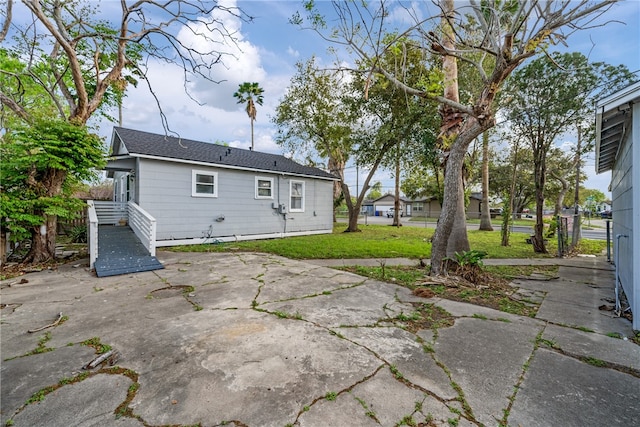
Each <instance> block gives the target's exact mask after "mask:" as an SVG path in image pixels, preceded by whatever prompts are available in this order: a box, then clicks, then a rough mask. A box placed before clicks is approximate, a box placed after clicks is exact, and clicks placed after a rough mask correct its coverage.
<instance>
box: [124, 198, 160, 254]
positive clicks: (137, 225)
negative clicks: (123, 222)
mask: <svg viewBox="0 0 640 427" xmlns="http://www.w3.org/2000/svg"><path fill="white" fill-rule="evenodd" d="M128 208H129V227H131V229H132V230H133V232H134V233H135V234H136V236H138V239H140V241H141V242H142V244H143V245H144V246H145V247H146V248H147V250H148V251H149V254H150V255H151V256H156V220H155V218H154V217H152V216H151V215H149V213H147V211H145V210H144V209H142V208H141V207H140V206H138V205H137V204H136V203H133V202H129V204H128Z"/></svg>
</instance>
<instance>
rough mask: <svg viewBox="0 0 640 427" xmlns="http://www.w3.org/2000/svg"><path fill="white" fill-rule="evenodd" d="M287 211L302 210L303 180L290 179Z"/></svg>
mask: <svg viewBox="0 0 640 427" xmlns="http://www.w3.org/2000/svg"><path fill="white" fill-rule="evenodd" d="M289 194H290V195H291V200H290V203H289V212H304V181H291V184H290V185H289Z"/></svg>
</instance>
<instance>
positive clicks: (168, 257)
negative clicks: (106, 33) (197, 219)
mask: <svg viewBox="0 0 640 427" xmlns="http://www.w3.org/2000/svg"><path fill="white" fill-rule="evenodd" d="M159 259H160V260H161V261H162V262H163V264H164V265H165V269H164V270H159V271H155V272H145V273H139V274H131V275H125V276H113V277H107V278H102V279H97V278H96V277H95V276H93V275H92V273H90V272H88V271H87V269H86V268H82V267H81V268H74V267H72V266H61V267H60V268H58V270H55V271H54V270H49V271H43V272H40V273H31V274H28V275H26V276H24V278H25V279H26V280H27V283H22V284H20V283H18V282H19V281H16V282H15V283H13V282H10V281H9V282H7V281H5V282H2V283H0V285H2V286H0V288H1V290H0V297H1V298H2V303H3V304H6V305H3V307H4V308H3V309H2V310H0V314H1V322H0V328H1V334H0V339H1V343H0V344H1V346H0V351H1V357H2V364H1V368H0V373H1V387H2V396H1V397H2V412H1V414H0V415H1V422H2V424H5V423H6V422H7V421H8V420H9V419H10V420H11V421H12V422H13V423H14V425H16V426H32V425H36V426H37V425H47V426H49V425H53V426H58V425H81V426H94V425H95V426H97V425H122V426H125V427H129V426H131V427H133V426H136V427H137V426H140V425H142V424H145V423H146V424H145V425H168V424H177V425H193V424H198V423H201V424H202V425H203V426H213V425H220V424H222V423H225V422H227V423H229V425H238V426H239V425H246V426H251V427H253V426H271V425H273V426H280V427H282V426H284V425H287V424H293V425H298V426H302V425H305V426H325V425H385V426H386V425H388V426H395V425H396V424H397V423H400V422H402V421H403V420H405V421H407V422H408V421H409V418H406V419H405V417H410V418H411V420H413V421H414V422H415V423H424V424H429V423H430V424H429V425H437V426H441V425H442V426H446V425H452V424H455V423H457V425H458V426H473V425H476V426H477V425H478V424H479V423H485V424H486V425H495V424H497V421H496V420H498V419H500V418H501V417H502V411H505V410H509V404H510V402H511V399H513V401H514V404H513V407H512V408H511V413H512V415H513V416H514V418H513V420H525V421H527V420H530V419H534V418H535V417H536V416H538V418H540V419H543V418H542V417H541V414H542V411H552V412H553V411H555V412H554V413H552V414H550V415H546V414H545V415H544V416H546V417H547V419H549V420H556V419H558V420H560V419H562V418H561V417H562V414H563V413H564V412H565V411H566V408H564V407H561V406H560V405H547V404H545V403H544V402H543V403H542V404H540V405H537V406H536V405H533V404H531V402H530V401H528V400H527V399H542V398H544V397H545V396H546V395H549V394H550V393H551V392H555V390H554V389H549V387H551V386H553V387H556V388H557V387H558V386H557V385H556V384H555V383H554V382H550V381H543V380H539V379H538V377H540V378H547V377H548V376H550V375H552V376H556V377H558V379H559V380H562V381H565V382H567V383H568V382H570V381H573V380H574V376H575V375H574V372H573V371H571V370H570V369H573V367H574V364H575V363H578V365H575V366H579V367H581V368H580V370H579V372H583V370H582V367H583V365H585V364H584V363H583V362H579V361H578V360H576V359H572V358H571V357H569V356H567V355H565V356H562V358H561V359H560V360H561V361H562V362H561V365H562V366H563V367H564V369H557V370H556V369H555V367H554V366H547V365H548V364H553V363H556V359H557V358H558V356H560V355H558V354H556V353H551V356H549V355H547V354H546V353H548V352H546V350H545V349H543V348H541V349H538V350H537V351H536V350H534V347H535V345H534V341H535V339H536V336H537V334H538V332H539V331H541V330H542V329H543V328H545V327H546V328H547V329H546V330H545V333H544V335H543V337H545V339H551V338H554V339H555V340H556V341H557V342H558V343H559V345H560V346H561V347H562V348H563V349H566V351H567V353H569V352H570V353H572V354H573V353H575V354H576V355H579V354H582V353H588V352H590V355H591V356H592V357H597V358H602V360H605V361H607V362H610V363H616V364H619V365H622V364H625V363H628V362H629V361H630V363H629V364H630V365H631V366H636V365H634V363H633V360H634V359H633V358H635V357H636V356H637V355H636V351H635V350H636V348H635V347H633V348H632V347H630V346H629V345H631V343H630V342H624V341H622V340H614V339H610V338H608V337H605V336H604V335H603V334H601V333H599V331H600V330H601V329H600V328H594V330H596V333H595V334H585V333H584V332H580V331H576V330H575V329H570V328H560V327H559V326H554V325H552V324H549V323H548V322H555V321H556V320H558V319H560V318H559V317H551V316H550V317H549V320H548V319H547V318H538V319H531V318H524V317H520V316H516V315H511V314H507V313H502V312H498V311H495V310H491V309H487V308H482V307H478V306H472V305H469V304H465V303H461V302H454V301H448V300H444V299H431V300H425V299H421V298H419V297H416V296H414V295H412V293H411V291H410V290H408V289H406V288H402V287H400V286H397V285H395V284H390V283H383V282H379V281H375V280H371V279H366V278H363V277H360V276H357V275H354V274H351V273H348V272H342V271H337V270H333V269H330V268H326V267H323V266H319V265H312V264H310V263H307V262H301V261H293V260H287V259H284V258H281V257H277V256H273V255H267V254H253V253H224V254H218V253H194V254H190V253H171V252H160V253H159ZM563 262H565V263H566V262H568V261H566V260H563ZM583 269H584V268H583ZM579 271H580V270H576V271H570V272H568V273H567V274H570V275H571V277H572V280H565V279H564V278H561V280H557V281H556V283H551V285H549V282H545V286H548V288H547V289H541V290H540V292H549V293H548V294H547V295H546V296H545V300H544V301H543V302H542V307H541V311H542V312H543V313H545V310H548V309H547V308H546V307H545V305H548V304H550V305H551V306H553V304H563V303H564V307H565V308H567V307H569V308H571V310H577V311H579V310H582V309H584V308H585V307H592V306H593V303H594V300H592V299H590V298H591V297H590V295H589V294H586V297H585V298H584V299H582V300H580V295H581V294H580V293H579V292H577V291H576V289H577V290H579V289H581V288H580V286H583V287H584V286H587V287H589V285H588V284H587V285H585V284H584V283H580V282H579V280H578V279H579V277H580V275H579ZM591 280H593V279H592V275H588V277H587V279H586V282H589V283H591V282H590V281H591ZM551 282H553V281H551ZM586 282H585V283H586ZM8 283H11V286H8ZM567 284H568V285H567ZM187 286H190V287H193V289H188V290H187V288H186V287H187ZM532 286H533V285H532ZM571 286H573V287H571ZM574 288H575V289H574ZM158 289H163V291H157V290H158ZM154 291H157V292H154ZM609 291H611V289H610V290H609ZM598 292H601V293H602V295H605V294H606V292H605V290H598ZM599 295H600V294H599ZM161 296H162V297H161ZM549 296H551V298H549ZM563 298H569V299H570V301H569V303H567V302H563V301H562V300H563ZM416 302H422V303H431V304H435V305H437V306H438V307H440V308H442V309H444V310H446V311H448V312H449V313H450V314H451V316H453V317H454V319H453V320H454V325H453V326H450V327H439V328H437V329H435V330H432V329H422V330H418V331H416V332H415V333H413V332H409V330H407V329H406V327H407V322H405V321H403V320H402V319H401V317H403V316H399V315H400V314H401V313H402V314H404V315H408V316H410V315H411V314H412V313H413V312H414V310H416V306H415V305H414V304H415V303H416ZM60 312H62V313H63V314H64V315H65V316H67V317H68V318H67V319H66V320H65V322H63V323H61V324H59V325H58V326H56V327H51V328H47V329H45V330H43V331H41V332H38V333H35V334H29V333H27V330H29V329H32V328H36V327H41V326H44V325H47V324H50V323H51V322H52V321H53V320H55V318H56V317H57V316H58V313H60ZM548 312H551V311H548ZM474 315H476V318H474V317H473V316H474ZM569 315H571V316H574V315H576V316H577V315H579V314H573V313H571V314H569ZM481 317H485V318H486V319H487V320H482V319H481ZM590 319H591V320H590ZM618 320H621V319H618ZM589 321H593V319H592V318H589V317H585V323H587V324H585V325H584V326H585V327H587V326H589V324H588V322H589ZM372 326H375V327H372ZM556 328H559V329H556ZM612 331H613V330H611V329H609V328H606V332H612ZM43 337H46V339H45V340H44V343H43V345H45V346H46V347H47V348H52V349H54V350H53V351H49V352H47V353H42V354H38V355H30V356H26V357H24V358H20V359H14V360H12V361H8V360H6V359H7V358H10V357H15V356H20V355H25V354H27V353H29V352H31V351H33V350H34V349H35V348H36V347H37V346H38V345H39V342H40V341H41V340H42V338H43ZM94 337H95V338H97V339H99V341H100V342H101V343H103V344H107V345H109V346H111V347H112V348H113V349H115V350H117V351H118V353H119V360H118V361H117V365H118V366H120V367H122V368H123V369H127V370H131V372H134V373H135V374H136V375H137V376H136V378H137V383H135V385H134V384H133V383H132V381H133V380H131V379H130V378H128V377H126V376H124V375H120V374H117V375H116V374H110V375H107V373H105V371H98V372H94V374H93V376H90V377H89V378H87V379H81V378H80V379H78V382H76V383H74V384H66V385H61V386H60V387H59V388H57V389H56V390H55V391H54V392H53V393H49V394H47V393H46V390H45V388H46V387H48V386H56V387H58V386H57V385H58V384H59V381H60V380H61V379H63V378H69V377H73V376H74V375H78V374H79V373H81V372H82V371H81V370H80V367H81V366H82V365H83V364H84V363H86V362H88V361H89V360H91V359H92V358H93V357H95V356H96V354H95V350H94V349H93V348H90V347H87V346H83V345H79V343H80V342H82V341H85V340H88V339H91V338H94ZM605 338H606V339H605ZM68 344H72V345H71V346H68ZM576 357H577V356H576ZM538 359H542V362H544V363H540V362H537V360H538ZM566 360H568V361H566ZM527 361H529V362H531V366H532V367H534V366H535V369H529V370H527V369H526V367H525V365H526V362H527ZM570 362H573V363H570ZM586 366H587V368H588V369H587V370H585V371H584V372H587V373H589V375H586V374H585V375H582V373H580V381H581V386H582V387H585V388H587V389H589V390H595V392H594V393H596V395H597V398H598V399H600V400H599V401H598V402H600V401H602V402H604V403H603V404H602V405H601V406H600V407H599V408H598V410H597V411H596V410H594V409H589V408H587V407H586V406H585V405H584V402H581V401H572V400H567V401H566V404H567V405H571V408H570V409H571V411H573V410H576V411H582V412H588V411H589V410H592V411H594V412H598V414H597V416H596V418H597V419H604V415H603V414H604V412H603V411H605V410H606V407H607V406H606V405H605V403H606V402H607V400H608V399H610V398H611V397H610V395H608V394H605V390H604V387H600V385H599V384H595V385H594V384H590V382H589V381H591V379H590V378H592V379H595V380H597V381H603V384H607V385H608V384H609V383H608V382H607V381H608V380H605V379H603V376H605V377H606V375H605V372H606V373H607V374H609V373H613V374H612V375H611V376H612V377H615V378H618V377H620V375H624V376H623V377H620V378H622V380H621V381H620V384H618V385H617V386H615V387H614V388H613V389H612V390H614V391H618V392H628V391H629V390H631V389H632V387H634V386H635V387H638V388H640V379H639V378H638V377H637V376H634V374H624V373H623V372H618V371H615V370H613V369H609V368H599V367H594V366H590V365H586ZM392 368H393V371H392ZM547 370H548V371H549V372H547ZM591 370H596V371H595V372H596V375H591V373H590V371H591ZM524 372H526V378H525V380H524V383H523V384H521V385H522V386H525V387H526V390H524V389H523V390H524V391H522V390H521V393H516V394H515V397H514V393H515V390H516V389H517V387H518V386H519V381H522V378H523V373H524ZM130 386H134V387H133V389H134V392H132V395H131V400H130V401H128V403H125V406H126V409H127V411H129V412H128V415H125V416H122V417H119V418H118V414H116V413H115V411H116V408H117V407H118V405H120V404H121V403H123V402H124V401H125V398H126V392H127V390H128V389H129V387H130ZM616 387H617V388H616ZM38 391H42V392H43V395H44V399H43V400H42V401H41V402H40V403H37V404H34V403H32V404H29V405H27V406H25V407H22V405H23V404H24V403H25V401H26V400H27V399H28V398H29V396H30V395H32V394H33V393H34V392H38ZM98 391H99V393H98ZM327 393H335V400H329V399H327ZM629 395H630V396H633V393H629ZM536 396H538V397H536ZM635 399H636V400H637V397H635ZM520 400H522V401H523V402H526V405H525V404H524V403H523V402H520ZM467 407H469V408H471V410H472V411H473V414H471V413H467V412H466V408H467ZM611 407H612V410H616V411H622V414H623V415H624V414H626V413H628V411H627V412H625V410H623V409H621V408H619V407H618V406H616V405H612V406H611ZM536 411H540V414H538V413H536ZM600 412H602V414H600ZM625 416H626V415H625ZM516 417H520V418H516ZM609 419H610V420H614V422H613V423H609V424H608V425H616V421H617V420H620V422H621V423H622V422H623V421H624V422H627V421H628V419H627V418H624V417H621V418H615V415H613V414H611V415H610V418H609ZM70 420H71V421H70ZM514 422H515V421H514ZM372 423H373V424H372ZM508 423H509V424H510V425H511V424H512V418H509V419H508ZM513 425H516V424H513ZM523 425H527V424H523ZM565 425H566V424H565ZM619 425H625V424H619ZM626 425H628V423H627V424H626Z"/></svg>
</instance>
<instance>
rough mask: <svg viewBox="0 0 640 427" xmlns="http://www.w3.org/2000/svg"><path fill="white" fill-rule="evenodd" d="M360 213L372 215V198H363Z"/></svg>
mask: <svg viewBox="0 0 640 427" xmlns="http://www.w3.org/2000/svg"><path fill="white" fill-rule="evenodd" d="M360 213H361V214H363V215H367V216H373V215H374V210H373V200H371V199H365V200H363V201H362V205H360Z"/></svg>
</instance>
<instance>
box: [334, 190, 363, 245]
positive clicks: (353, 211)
mask: <svg viewBox="0 0 640 427" xmlns="http://www.w3.org/2000/svg"><path fill="white" fill-rule="evenodd" d="M340 184H341V185H342V193H343V194H344V201H345V203H346V204H347V210H348V215H349V218H348V221H349V222H348V225H347V229H346V230H344V232H345V233H353V232H357V231H360V229H359V228H358V216H359V215H360V206H362V200H363V197H358V199H357V200H356V204H355V205H354V204H353V202H352V201H351V193H350V192H349V186H348V185H347V184H345V182H344V181H341V183H340ZM365 187H366V184H365ZM363 192H364V190H363ZM361 194H362V193H361Z"/></svg>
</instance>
